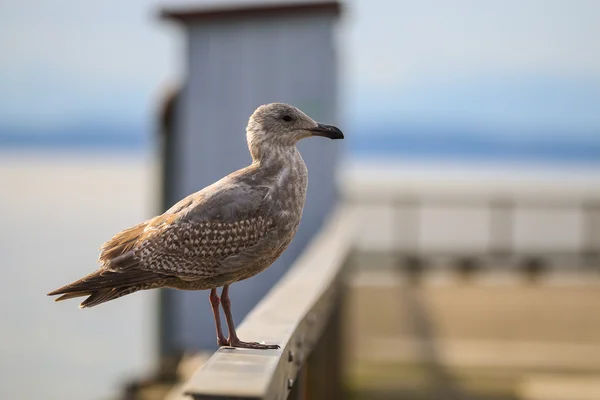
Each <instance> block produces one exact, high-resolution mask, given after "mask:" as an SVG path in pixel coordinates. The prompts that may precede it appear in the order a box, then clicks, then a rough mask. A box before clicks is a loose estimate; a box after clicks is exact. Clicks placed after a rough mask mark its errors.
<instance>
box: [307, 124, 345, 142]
mask: <svg viewBox="0 0 600 400" xmlns="http://www.w3.org/2000/svg"><path fill="white" fill-rule="evenodd" d="M309 131H310V133H311V134H312V135H313V136H323V137H326V138H329V139H343V138H344V134H343V133H342V131H340V130H339V128H337V127H335V126H333V125H325V124H317V126H316V127H315V128H311V129H309Z"/></svg>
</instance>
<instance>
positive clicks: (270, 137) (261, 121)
mask: <svg viewBox="0 0 600 400" xmlns="http://www.w3.org/2000/svg"><path fill="white" fill-rule="evenodd" d="M246 132H247V136H248V145H249V146H250V150H251V151H252V148H253V147H256V146H258V145H267V146H273V145H275V146H294V145H295V144H296V143H297V142H298V141H299V140H300V139H304V138H307V137H311V136H323V137H326V138H329V139H343V138H344V134H343V133H342V131H340V130H339V129H338V128H336V127H335V126H333V125H325V124H321V123H319V122H316V121H314V120H313V119H312V118H311V117H309V116H308V115H306V114H304V113H303V112H302V111H300V110H299V109H297V108H296V107H293V106H290V105H289V104H283V103H271V104H265V105H263V106H260V107H258V108H257V109H256V111H254V113H253V114H252V115H251V116H250V120H249V121H248V126H247V128H246Z"/></svg>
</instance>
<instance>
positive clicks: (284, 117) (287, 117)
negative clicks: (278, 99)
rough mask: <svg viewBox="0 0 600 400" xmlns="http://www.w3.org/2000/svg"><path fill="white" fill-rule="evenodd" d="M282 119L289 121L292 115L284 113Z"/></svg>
mask: <svg viewBox="0 0 600 400" xmlns="http://www.w3.org/2000/svg"><path fill="white" fill-rule="evenodd" d="M283 120H284V121H285V122H290V121H291V120H292V117H291V116H289V115H284V116H283Z"/></svg>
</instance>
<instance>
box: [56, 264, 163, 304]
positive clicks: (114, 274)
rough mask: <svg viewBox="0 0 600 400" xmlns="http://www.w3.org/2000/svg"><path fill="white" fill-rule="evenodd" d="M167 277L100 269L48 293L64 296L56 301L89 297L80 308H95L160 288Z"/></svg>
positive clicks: (134, 271)
mask: <svg viewBox="0 0 600 400" xmlns="http://www.w3.org/2000/svg"><path fill="white" fill-rule="evenodd" d="M164 282H165V277H164V276H161V275H158V274H155V273H154V272H150V271H144V270H126V271H122V272H118V271H110V270H106V269H100V270H98V271H95V272H93V273H91V274H89V275H88V276H85V277H83V278H81V279H79V280H77V281H75V282H73V283H70V284H68V285H65V286H63V287H61V288H58V289H56V290H53V291H52V292H50V293H48V296H55V295H62V296H60V297H58V298H57V299H56V301H63V300H67V299H72V298H75V297H82V296H89V297H88V298H87V299H85V300H84V301H83V302H82V303H81V305H80V307H82V308H84V307H93V306H95V305H98V304H101V303H105V302H107V301H110V300H113V299H116V298H119V297H121V296H125V295H127V294H130V293H133V292H137V291H138V290H143V289H150V288H153V287H159V286H161V285H162V284H163V283H164Z"/></svg>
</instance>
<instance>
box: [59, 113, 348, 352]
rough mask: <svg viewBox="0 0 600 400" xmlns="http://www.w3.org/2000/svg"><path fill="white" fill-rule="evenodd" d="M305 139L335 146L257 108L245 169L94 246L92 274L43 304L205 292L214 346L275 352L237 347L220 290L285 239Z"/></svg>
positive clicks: (296, 212)
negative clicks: (212, 321)
mask: <svg viewBox="0 0 600 400" xmlns="http://www.w3.org/2000/svg"><path fill="white" fill-rule="evenodd" d="M313 136H322V137H326V138H329V139H343V138H344V135H343V133H342V131H340V129H338V128H337V127H335V126H332V125H325V124H321V123H317V122H315V121H314V120H313V119H312V118H310V117H309V116H308V115H306V114H305V113H303V112H302V111H300V110H299V109H298V108H296V107H293V106H291V105H288V104H284V103H271V104H266V105H262V106H260V107H258V108H257V109H256V111H254V113H253V114H252V115H251V116H250V119H249V121H248V125H247V127H246V139H247V142H248V148H249V150H250V154H251V156H252V163H251V164H250V165H249V166H247V167H245V168H242V169H240V170H238V171H235V172H233V173H231V174H229V175H227V176H226V177H224V178H222V179H221V180H219V181H217V182H215V183H213V184H212V185H210V186H207V187H205V188H204V189H202V190H200V191H198V192H196V193H193V194H191V195H189V196H187V197H185V198H184V199H182V200H181V201H179V202H178V203H177V204H175V205H174V206H172V207H171V208H170V209H169V210H167V211H166V212H165V213H164V214H161V215H158V216H156V217H154V218H151V219H149V220H147V221H144V222H142V223H140V224H138V225H135V226H133V227H130V228H128V229H125V230H123V231H121V232H119V233H117V234H116V235H115V236H113V237H112V239H110V240H108V241H107V242H105V243H104V244H103V245H102V246H101V247H100V256H99V260H98V262H99V264H100V267H99V269H97V270H96V271H94V272H92V273H91V274H89V275H87V276H85V277H83V278H81V279H79V280H77V281H75V282H73V283H71V284H68V285H66V286H63V287H61V288H59V289H56V290H54V291H52V292H50V293H48V295H49V296H54V295H61V296H60V297H58V298H56V301H62V300H67V299H71V298H76V297H83V296H86V297H87V298H86V299H85V300H84V301H83V302H82V303H81V305H80V307H81V308H86V307H93V306H96V305H98V304H101V303H105V302H107V301H110V300H114V299H117V298H119V297H122V296H125V295H128V294H131V293H134V292H137V291H139V290H147V289H156V288H175V289H181V290H210V294H209V301H210V304H211V306H212V311H213V314H214V319H215V325H216V331H217V343H218V345H219V346H230V347H236V348H252V349H277V348H279V346H278V345H273V344H263V343H258V342H244V341H241V340H240V339H239V338H238V336H237V334H236V330H235V324H234V321H233V316H232V313H231V300H230V298H229V286H230V285H231V284H232V283H234V282H238V281H241V280H244V279H248V278H250V277H252V276H254V275H256V274H258V273H260V272H261V271H263V270H265V269H266V268H268V267H269V266H270V265H271V264H272V263H273V262H274V261H275V260H276V259H277V258H278V257H279V256H280V255H281V254H282V253H283V251H285V249H286V248H287V247H288V245H289V244H290V242H291V241H292V239H293V238H294V235H295V234H296V231H297V229H298V225H299V223H300V220H301V218H302V211H303V209H304V203H305V200H306V187H307V182H308V171H307V168H306V164H305V163H304V160H303V159H302V156H301V155H300V152H299V151H298V149H297V148H296V143H298V141H299V140H301V139H304V138H308V137H313ZM219 287H223V289H222V291H221V296H220V297H219V295H218V293H217V288H219ZM219 305H221V306H222V308H223V312H224V314H225V319H226V322H227V328H228V337H227V338H226V337H225V335H224V334H223V331H222V328H221V317H220V311H219Z"/></svg>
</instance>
